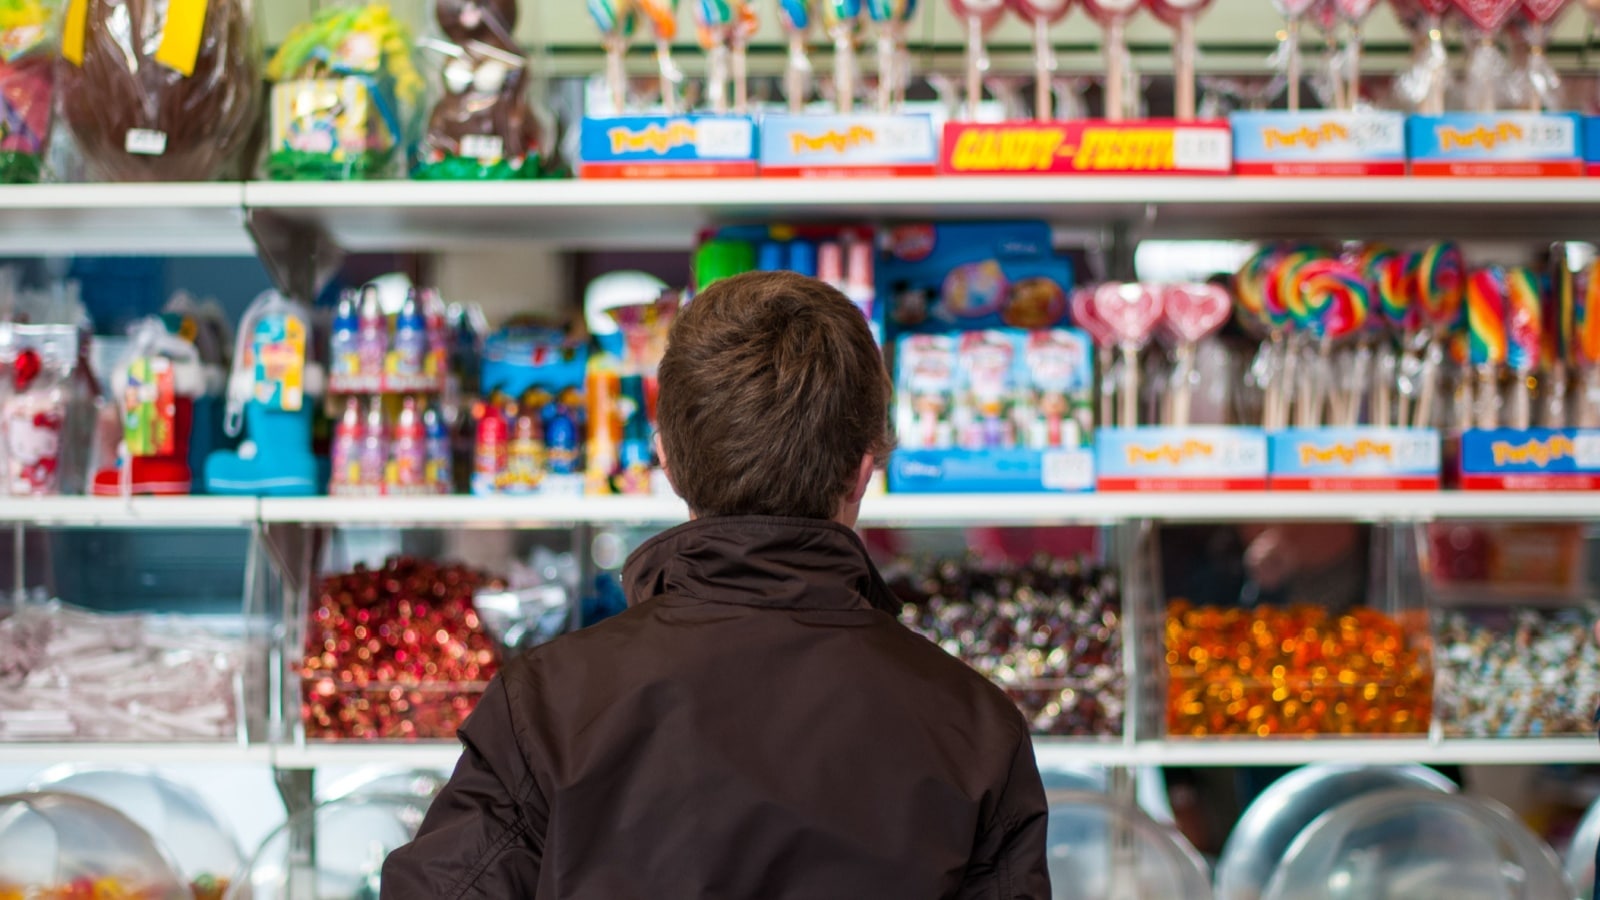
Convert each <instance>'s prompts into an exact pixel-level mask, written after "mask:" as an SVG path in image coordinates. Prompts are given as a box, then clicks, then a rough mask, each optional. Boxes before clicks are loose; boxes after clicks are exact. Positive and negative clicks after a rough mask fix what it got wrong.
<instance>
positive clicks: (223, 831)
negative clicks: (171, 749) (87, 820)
mask: <svg viewBox="0 0 1600 900" xmlns="http://www.w3.org/2000/svg"><path fill="white" fill-rule="evenodd" d="M35 787H36V788H39V789H41V790H50V791H59V792H61V793H65V794H75V795H77V796H80V797H87V798H89V799H90V800H94V801H96V802H99V803H102V804H104V805H106V806H109V807H111V808H112V809H115V810H116V811H117V812H120V813H122V814H123V815H125V816H127V817H128V818H129V819H131V820H132V821H133V822H134V823H135V824H136V825H138V826H139V827H140V828H142V829H144V830H145V832H146V833H148V834H150V835H152V836H154V837H155V838H156V840H157V841H158V842H159V843H160V844H161V846H162V847H164V848H165V849H166V851H167V853H168V854H169V855H170V856H171V858H172V860H173V861H174V862H175V863H176V864H177V869H178V873H179V874H180V875H182V876H183V878H184V879H185V880H186V881H187V882H188V883H189V886H190V888H191V889H192V890H193V893H194V897H195V900H215V898H220V897H221V896H222V894H223V892H224V891H226V890H227V888H228V878H230V877H231V876H232V875H233V874H234V873H235V872H236V871H238V869H239V866H240V865H242V864H243V863H244V853H243V852H242V851H240V849H239V842H238V841H237V840H236V839H235V838H234V836H233V833H232V829H230V828H229V827H228V826H227V825H225V824H224V823H223V821H222V820H221V819H220V818H219V817H218V816H217V815H216V814H215V813H214V812H213V811H212V810H211V809H210V808H209V807H207V806H206V803H205V801H204V800H202V799H201V798H200V795H199V794H196V793H195V792H194V791H192V790H190V789H189V788H187V787H184V786H183V785H181V784H178V783H176V782H174V781H172V780H170V779H168V778H164V777H162V776H161V775H158V774H156V773H155V772H150V771H140V770H136V769H104V768H83V767H76V766H58V767H56V768H54V769H51V770H49V771H47V772H45V774H44V776H43V777H42V778H41V780H40V783H39V784H36V785H35Z"/></svg>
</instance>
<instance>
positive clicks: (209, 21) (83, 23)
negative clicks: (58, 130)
mask: <svg viewBox="0 0 1600 900" xmlns="http://www.w3.org/2000/svg"><path fill="white" fill-rule="evenodd" d="M130 23H132V26H133V30H132V31H131V33H130V30H129V29H130ZM61 56H62V60H63V62H62V64H61V67H60V94H61V115H62V117H63V118H65V119H66V122H67V125H68V126H69V127H70V128H71V129H72V134H73V137H74V138H76V140H77V144H78V148H79V149H80V151H81V152H82V153H83V156H84V158H85V159H86V160H87V161H88V163H89V164H90V167H91V168H92V170H93V171H94V173H95V174H96V175H98V176H99V177H101V178H104V179H107V180H111V181H208V180H211V179H213V178H216V177H218V176H219V175H222V174H224V173H225V170H226V169H227V167H228V166H229V164H230V163H232V162H233V161H234V160H235V159H236V157H237V155H238V153H239V151H240V150H241V149H242V148H243V147H244V145H245V144H246V142H247V141H248V140H249V139H250V136H251V134H252V132H253V131H254V128H255V123H256V110H257V107H258V103H259V92H260V85H261V64H260V52H259V49H258V46H257V43H256V36H255V32H254V16H253V10H252V4H251V2H250V0H69V3H68V5H67V13H66V20H65V25H64V26H63V29H62V44H61Z"/></svg>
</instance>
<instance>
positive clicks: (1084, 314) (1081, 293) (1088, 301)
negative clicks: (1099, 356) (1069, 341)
mask: <svg viewBox="0 0 1600 900" xmlns="http://www.w3.org/2000/svg"><path fill="white" fill-rule="evenodd" d="M1069 302H1070V304H1071V310H1072V324H1074V325H1076V326H1078V327H1079V328H1081V329H1083V330H1084V331H1087V332H1089V337H1090V338H1092V339H1093V340H1094V345H1095V346H1096V347H1101V348H1109V347H1115V346H1116V345H1117V336H1116V335H1114V334H1112V333H1111V328H1110V327H1109V326H1107V325H1106V323H1105V322H1104V321H1102V320H1101V318H1100V316H1099V314H1098V313H1097V312H1096V311H1095V308H1094V290H1093V289H1092V288H1078V289H1077V290H1076V291H1073V292H1072V299H1071V300H1070V301H1069Z"/></svg>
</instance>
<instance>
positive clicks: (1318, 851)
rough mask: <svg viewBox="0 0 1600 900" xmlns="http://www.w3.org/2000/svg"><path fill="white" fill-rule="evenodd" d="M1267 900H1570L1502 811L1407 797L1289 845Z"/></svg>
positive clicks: (1366, 800)
mask: <svg viewBox="0 0 1600 900" xmlns="http://www.w3.org/2000/svg"><path fill="white" fill-rule="evenodd" d="M1264 896H1265V897H1266V898H1267V900H1300V898H1306V900H1311V898H1315V900H1324V898H1326V900H1345V898H1349V900H1357V898H1359V900H1387V898H1401V897H1403V898H1406V900H1477V898H1485V900H1489V898H1508V900H1543V898H1547V897H1548V898H1552V900H1554V898H1565V897H1573V896H1576V895H1575V894H1574V892H1573V890H1572V886H1571V885H1570V884H1568V883H1567V879H1566V876H1565V875H1564V874H1563V873H1562V871H1561V866H1560V864H1559V863H1558V862H1557V861H1556V857H1555V854H1554V853H1552V852H1551V851H1550V848H1549V847H1547V846H1546V845H1545V844H1544V842H1543V841H1541V840H1539V838H1537V837H1535V836H1534V834H1533V832H1531V831H1529V830H1528V828H1527V826H1525V825H1523V824H1522V823H1521V822H1518V821H1517V819H1516V818H1515V816H1514V815H1513V814H1512V813H1511V811H1510V810H1508V809H1506V808H1505V807H1503V806H1501V805H1499V804H1498V803H1495V802H1494V801H1492V800H1485V799H1481V798H1475V797H1466V796H1462V795H1460V794H1441V793H1437V792H1433V791H1424V790H1417V789H1413V788H1399V789H1395V790H1386V791H1378V792H1376V793H1372V794H1366V795H1364V796H1362V797H1358V798H1356V799H1354V800H1351V801H1348V802H1346V803H1343V804H1340V805H1339V806H1336V807H1334V808H1333V809H1331V810H1329V811H1328V812H1326V813H1324V814H1323V815H1321V816H1319V817H1318V818H1317V820H1316V821H1314V822H1312V823H1311V825H1310V826H1309V827H1307V828H1306V830H1305V831H1302V832H1301V833H1300V836H1299V837H1298V838H1296V839H1295V842H1294V844H1292V845H1291V846H1290V847H1289V849H1288V851H1287V852H1286V853H1285V854H1284V856H1283V861H1282V862H1281V863H1279V865H1278V868H1277V871H1276V872H1275V873H1274V874H1273V876H1272V880H1271V881H1270V882H1268V884H1267V890H1266V893H1265V894H1264Z"/></svg>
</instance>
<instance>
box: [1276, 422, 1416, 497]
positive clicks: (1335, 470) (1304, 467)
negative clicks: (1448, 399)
mask: <svg viewBox="0 0 1600 900" xmlns="http://www.w3.org/2000/svg"><path fill="white" fill-rule="evenodd" d="M1269 443H1270V449H1271V452H1272V458H1271V461H1270V464H1269V466H1268V470H1269V477H1270V481H1269V487H1271V488H1272V489H1273V490H1283V491H1434V490H1438V489H1439V432H1437V431H1434V430H1433V429H1431V428H1290V429H1287V430H1284V431H1278V432H1273V433H1272V434H1271V435H1270V436H1269Z"/></svg>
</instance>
